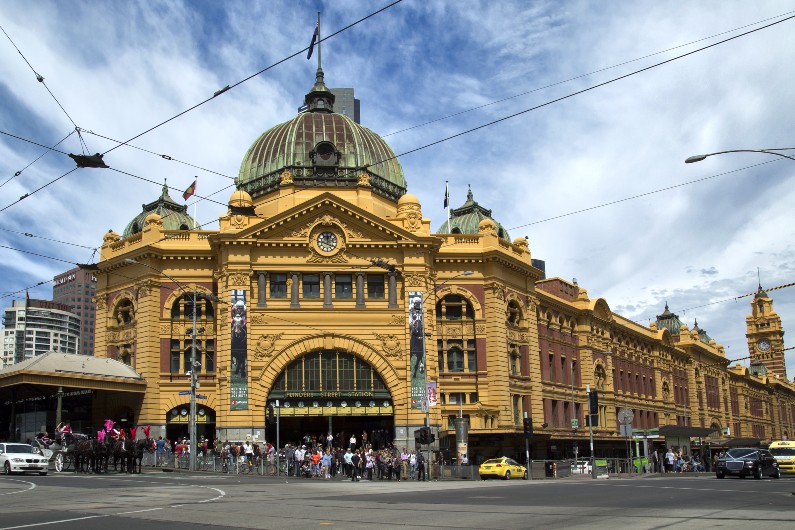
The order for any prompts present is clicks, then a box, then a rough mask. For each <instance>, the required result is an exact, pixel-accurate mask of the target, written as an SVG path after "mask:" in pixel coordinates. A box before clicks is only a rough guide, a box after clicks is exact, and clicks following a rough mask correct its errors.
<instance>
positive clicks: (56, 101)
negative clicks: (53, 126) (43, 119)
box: [0, 26, 77, 129]
mask: <svg viewBox="0 0 795 530" xmlns="http://www.w3.org/2000/svg"><path fill="white" fill-rule="evenodd" d="M0 30H2V31H3V34H4V35H5V36H6V37H7V38H8V41H9V42H10V43H11V45H12V46H13V47H14V48H15V49H16V50H17V53H19V55H20V56H21V57H22V59H23V60H24V61H25V63H26V64H27V65H28V67H29V68H30V70H31V71H32V72H33V74H34V75H35V76H36V81H38V82H39V83H41V84H42V85H44V88H46V89H47V92H49V94H50V96H52V99H54V100H55V103H57V104H58V106H59V107H60V108H61V110H62V111H63V113H64V114H65V115H66V117H67V118H69V121H70V122H72V125H74V127H75V129H77V124H76V123H75V121H74V120H73V119H72V117H71V116H70V115H69V113H68V112H66V109H65V108H64V107H63V105H61V102H60V101H58V98H56V97H55V94H53V93H52V91H51V90H50V87H48V86H47V83H45V82H44V77H43V76H42V75H41V74H39V73H38V72H37V71H36V69H35V68H33V65H32V64H30V61H28V59H27V57H25V54H23V53H22V50H20V49H19V48H18V47H17V45H16V44H15V43H14V41H13V40H11V37H10V36H9V35H8V33H6V30H5V29H3V27H2V26H0Z"/></svg>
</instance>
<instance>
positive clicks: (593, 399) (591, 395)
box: [588, 390, 599, 414]
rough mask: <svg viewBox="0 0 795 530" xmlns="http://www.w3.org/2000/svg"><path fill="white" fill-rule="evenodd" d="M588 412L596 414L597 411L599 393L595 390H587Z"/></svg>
mask: <svg viewBox="0 0 795 530" xmlns="http://www.w3.org/2000/svg"><path fill="white" fill-rule="evenodd" d="M588 412H589V413H590V414H597V413H598V412H599V394H598V393H597V392H596V390H591V391H590V392H588Z"/></svg>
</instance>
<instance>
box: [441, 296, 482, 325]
mask: <svg viewBox="0 0 795 530" xmlns="http://www.w3.org/2000/svg"><path fill="white" fill-rule="evenodd" d="M436 318H437V319H441V320H462V319H464V320H475V310H474V309H472V304H471V303H469V300H466V299H464V298H463V297H461V296H458V295H454V294H448V295H447V296H445V297H444V298H442V299H441V300H439V301H438V302H437V303H436Z"/></svg>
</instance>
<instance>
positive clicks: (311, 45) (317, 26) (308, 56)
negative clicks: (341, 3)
mask: <svg viewBox="0 0 795 530" xmlns="http://www.w3.org/2000/svg"><path fill="white" fill-rule="evenodd" d="M319 33H320V23H319V22H318V23H315V32H314V33H313V34H312V42H310V43H309V52H307V54H306V59H307V60H309V59H311V58H312V50H314V49H315V42H317V37H318V34H319Z"/></svg>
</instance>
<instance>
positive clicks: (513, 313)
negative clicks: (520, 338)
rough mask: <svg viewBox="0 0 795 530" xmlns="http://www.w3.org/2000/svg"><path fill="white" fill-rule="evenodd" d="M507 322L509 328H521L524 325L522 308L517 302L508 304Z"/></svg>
mask: <svg viewBox="0 0 795 530" xmlns="http://www.w3.org/2000/svg"><path fill="white" fill-rule="evenodd" d="M506 321H507V323H508V325H509V326H520V325H521V323H522V308H521V307H519V304H518V303H517V302H516V300H511V301H510V302H508V307H507V309H506Z"/></svg>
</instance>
